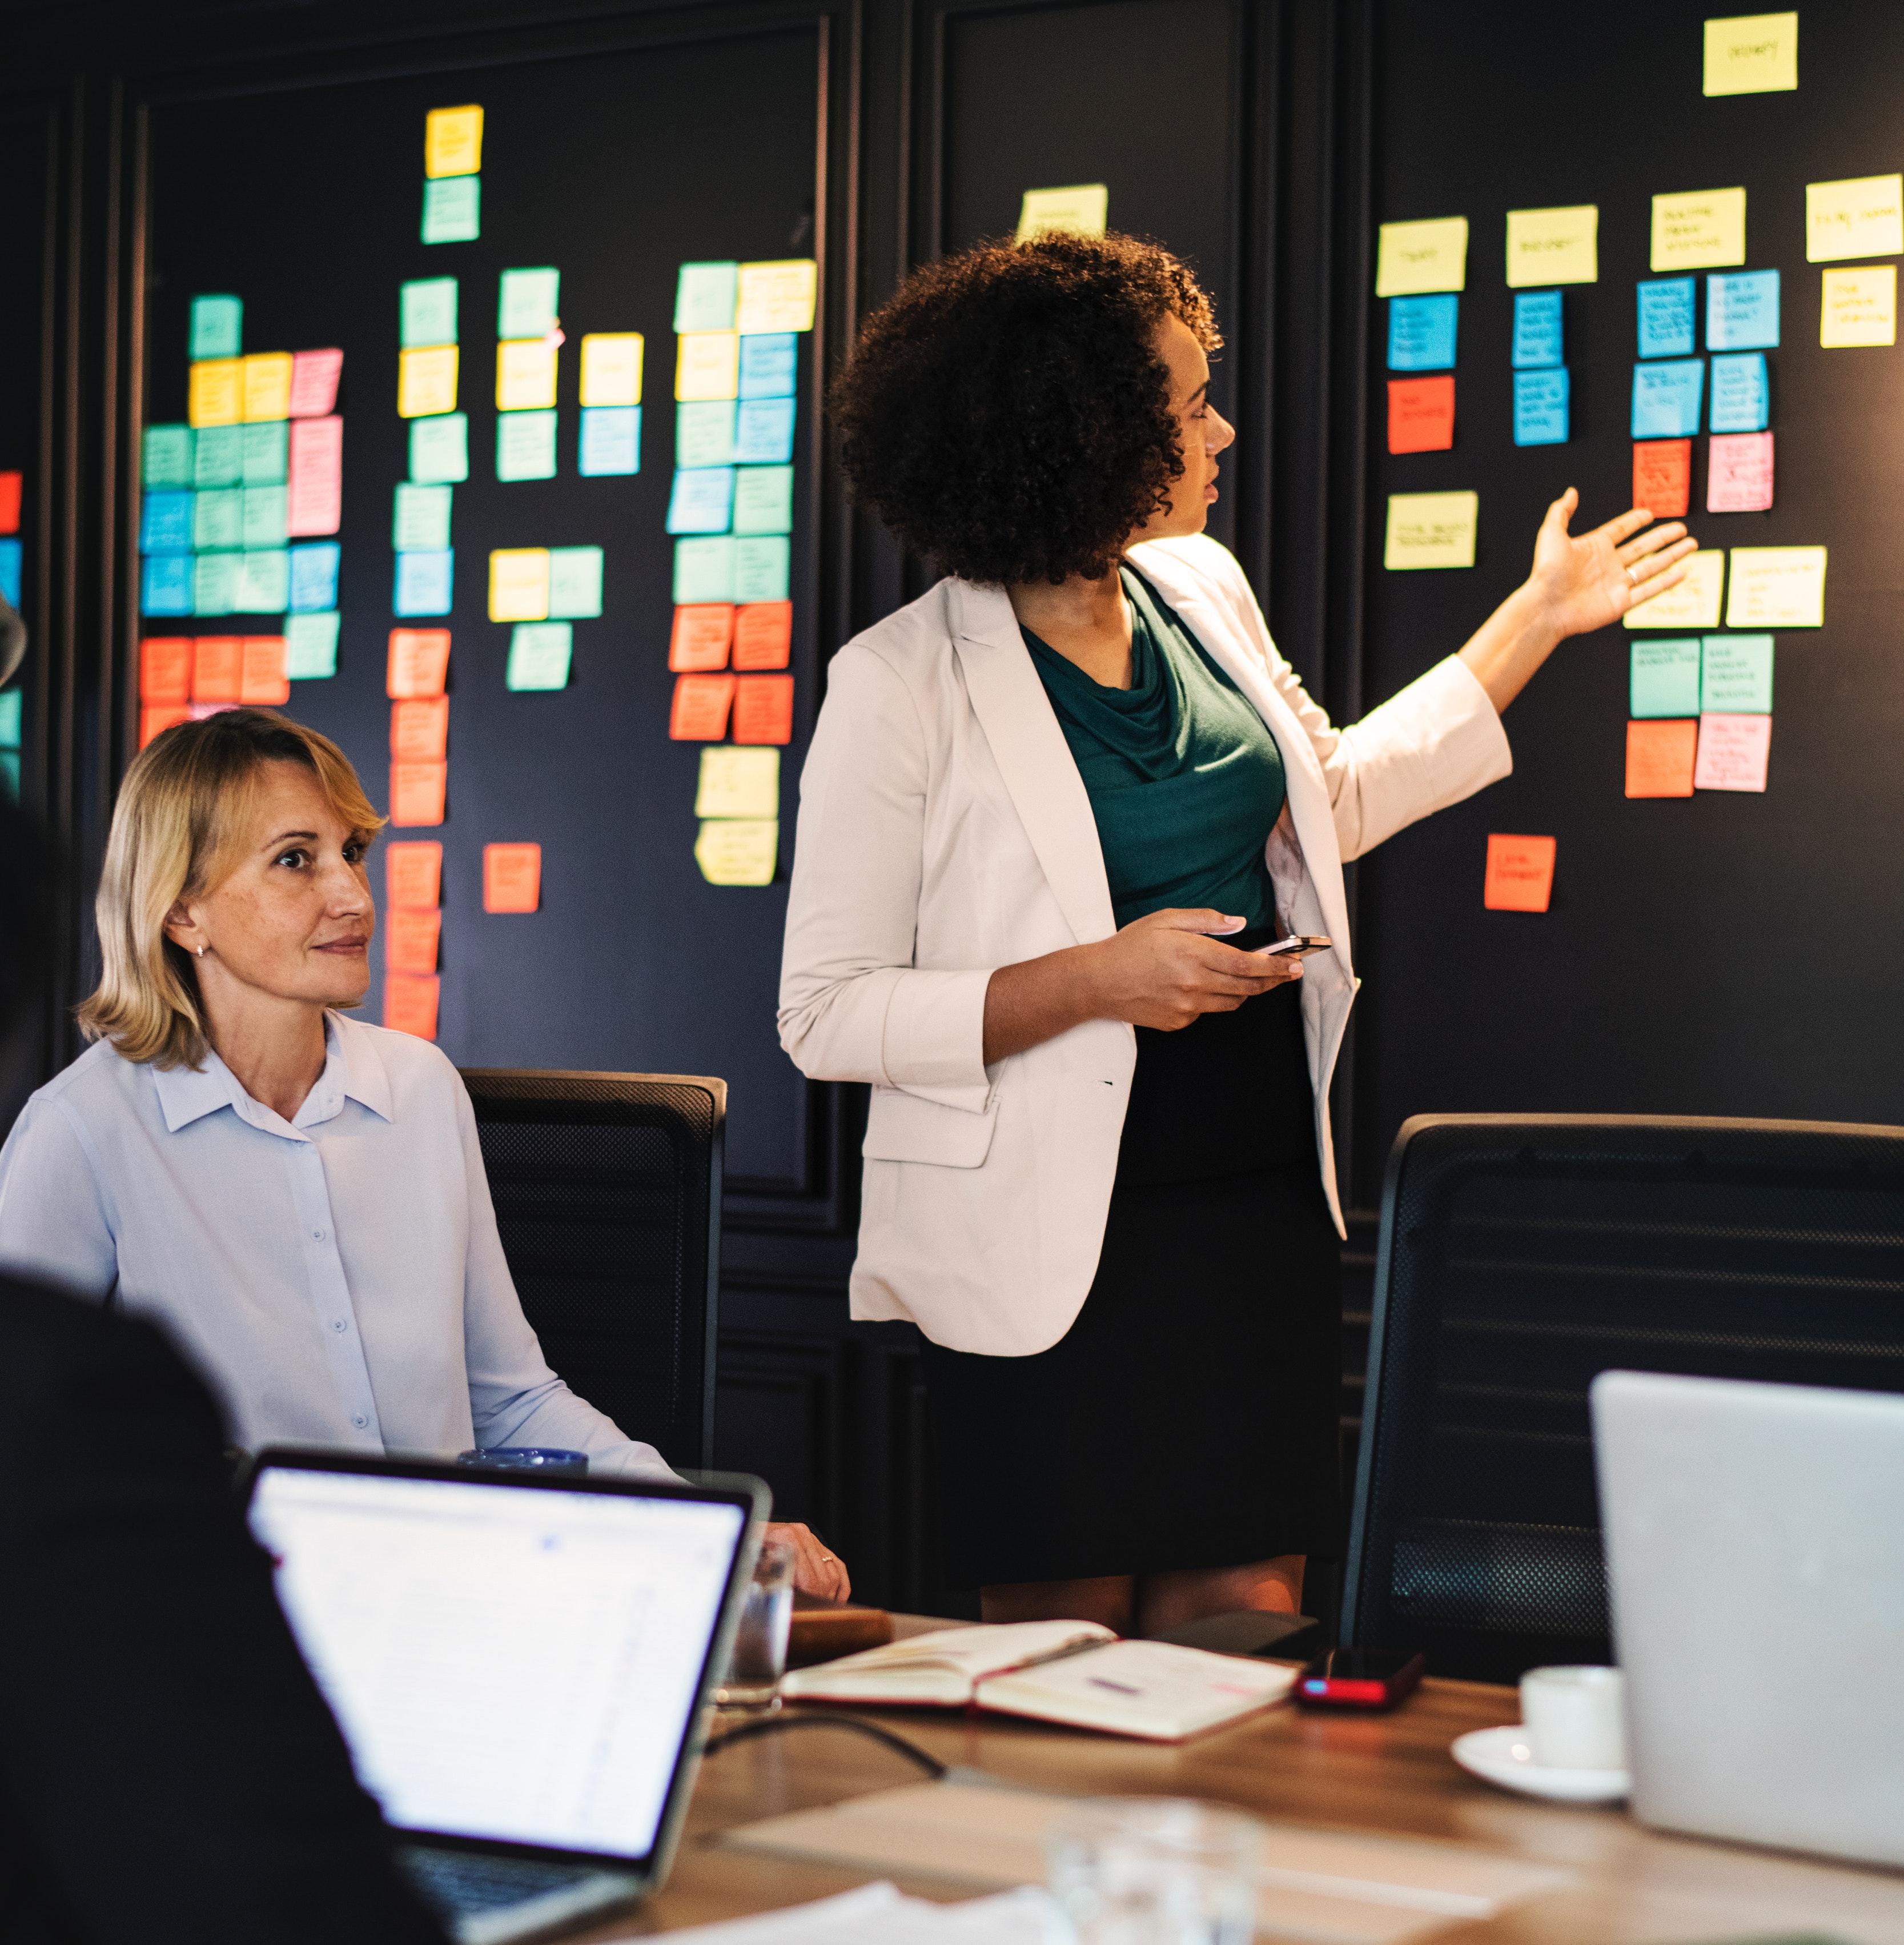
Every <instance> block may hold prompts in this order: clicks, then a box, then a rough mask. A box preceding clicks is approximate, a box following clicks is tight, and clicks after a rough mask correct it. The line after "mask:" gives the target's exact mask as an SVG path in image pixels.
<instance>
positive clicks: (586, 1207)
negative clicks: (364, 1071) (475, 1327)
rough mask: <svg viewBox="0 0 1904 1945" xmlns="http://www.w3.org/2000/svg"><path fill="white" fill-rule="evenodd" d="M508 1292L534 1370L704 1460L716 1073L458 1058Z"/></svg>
mask: <svg viewBox="0 0 1904 1945" xmlns="http://www.w3.org/2000/svg"><path fill="white" fill-rule="evenodd" d="M463 1079H464V1084H465V1085H466V1086H467V1087H468V1089H469V1090H470V1099H471V1101H472V1102H474V1104H475V1106H476V1132H477V1134H478V1136H479V1138H480V1139H481V1141H482V1161H483V1167H484V1168H485V1170H486V1171H487V1173H488V1177H489V1193H490V1196H491V1199H492V1200H493V1201H494V1203H495V1205H496V1222H497V1225H498V1228H500V1229H501V1232H502V1244H503V1251H504V1254H505V1255H506V1256H507V1257H508V1259H509V1269H510V1275H511V1276H513V1278H515V1280H516V1293H517V1294H518V1295H519V1296H520V1297H521V1298H522V1309H523V1312H524V1313H525V1315H526V1316H527V1317H528V1321H529V1323H530V1325H531V1327H532V1328H533V1329H534V1330H535V1333H536V1335H537V1336H538V1337H539V1338H540V1339H541V1340H542V1351H543V1355H544V1356H545V1357H546V1358H547V1359H548V1361H549V1364H550V1368H551V1369H552V1370H553V1371H554V1372H555V1373H556V1375H557V1376H559V1377H560V1378H562V1379H564V1380H565V1382H567V1384H568V1387H569V1389H571V1390H572V1391H573V1392H575V1393H576V1394H577V1395H578V1396H580V1397H582V1398H586V1399H587V1401H589V1403H590V1404H592V1405H594V1406H595V1407H597V1408H598V1409H599V1410H602V1411H605V1412H606V1413H608V1416H610V1417H611V1418H612V1419H614V1420H615V1423H616V1424H618V1426H621V1429H622V1430H623V1431H624V1432H627V1434H628V1435H629V1436H630V1438H644V1439H646V1440H647V1441H648V1442H649V1444H652V1445H655V1446H657V1447H659V1448H660V1450H661V1455H662V1456H663V1457H664V1458H665V1459H667V1460H668V1461H669V1462H670V1463H671V1464H673V1465H676V1466H699V1467H706V1466H711V1465H712V1464H713V1441H714V1338H715V1331H716V1325H717V1321H718V1315H719V1312H718V1295H717V1293H718V1291H719V1284H720V1221H721V1154H722V1139H723V1134H724V1130H725V1127H726V1117H727V1083H726V1081H724V1080H707V1079H705V1078H704V1077H702V1076H701V1075H698V1074H560V1073H537V1072H534V1071H528V1070H519V1071H510V1070H506V1069H501V1068H466V1069H464V1074H463Z"/></svg>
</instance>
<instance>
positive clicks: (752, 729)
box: [734, 675, 793, 743]
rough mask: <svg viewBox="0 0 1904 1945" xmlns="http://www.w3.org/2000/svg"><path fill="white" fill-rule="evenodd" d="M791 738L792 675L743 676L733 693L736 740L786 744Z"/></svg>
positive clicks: (739, 741)
mask: <svg viewBox="0 0 1904 1945" xmlns="http://www.w3.org/2000/svg"><path fill="white" fill-rule="evenodd" d="M734 740H735V742H737V743H789V742H791V741H793V677H791V676H790V675H744V676H742V677H741V678H740V682H739V686H738V688H736V689H735V692H734Z"/></svg>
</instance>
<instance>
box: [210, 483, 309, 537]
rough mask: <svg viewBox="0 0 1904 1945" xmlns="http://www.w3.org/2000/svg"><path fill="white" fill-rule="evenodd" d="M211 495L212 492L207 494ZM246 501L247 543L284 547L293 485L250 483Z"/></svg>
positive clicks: (245, 492) (245, 529) (245, 497)
mask: <svg viewBox="0 0 1904 1945" xmlns="http://www.w3.org/2000/svg"><path fill="white" fill-rule="evenodd" d="M205 497H206V498H208V499H209V498H211V495H209V494H208V495H206V496H205ZM242 497H243V499H244V501H245V523H244V532H245V546H246V547H282V546H283V545H284V544H285V538H286V537H287V536H286V532H285V522H286V520H287V519H288V517H289V516H290V511H291V508H290V504H289V502H290V498H291V489H289V488H288V486H247V487H246V488H245V490H244V493H243V495H242Z"/></svg>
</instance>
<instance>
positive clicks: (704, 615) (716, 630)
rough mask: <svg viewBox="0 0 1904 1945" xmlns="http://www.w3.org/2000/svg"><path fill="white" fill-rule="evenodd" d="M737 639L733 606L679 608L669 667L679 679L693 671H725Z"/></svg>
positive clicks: (704, 604) (710, 603) (715, 604)
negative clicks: (731, 645)
mask: <svg viewBox="0 0 1904 1945" xmlns="http://www.w3.org/2000/svg"><path fill="white" fill-rule="evenodd" d="M733 635H734V605H733V603H732V602H729V601H698V602H694V603H690V604H689V606H686V607H685V608H677V609H675V611H674V632H673V633H672V634H671V635H670V636H669V637H668V641H667V665H668V667H670V668H671V669H672V670H673V671H674V672H675V674H676V675H679V674H682V673H683V672H684V671H686V670H690V669H720V668H725V667H726V666H727V645H728V643H729V642H730V641H731V640H732V639H733Z"/></svg>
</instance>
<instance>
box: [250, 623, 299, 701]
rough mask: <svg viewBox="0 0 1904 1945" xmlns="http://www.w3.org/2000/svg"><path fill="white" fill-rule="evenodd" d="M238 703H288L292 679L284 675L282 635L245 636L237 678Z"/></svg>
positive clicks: (283, 643)
mask: <svg viewBox="0 0 1904 1945" xmlns="http://www.w3.org/2000/svg"><path fill="white" fill-rule="evenodd" d="M238 699H239V701H240V702H253V703H263V704H270V703H276V702H288V701H290V700H291V678H290V677H289V676H288V675H287V674H285V638H284V637H283V636H282V635H247V636H246V637H245V659H244V662H243V664H242V673H241V674H240V676H239V688H238Z"/></svg>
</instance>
